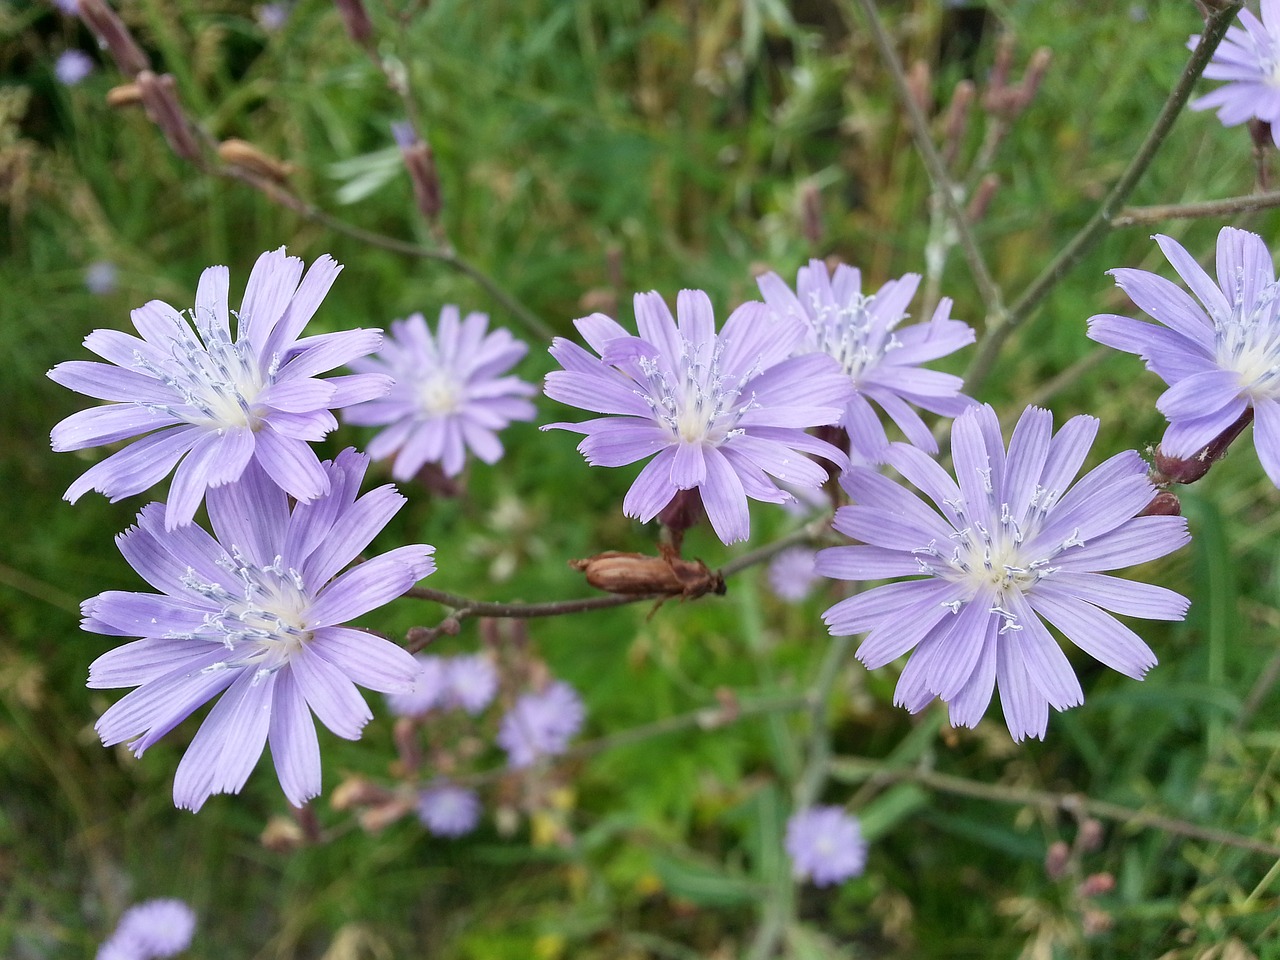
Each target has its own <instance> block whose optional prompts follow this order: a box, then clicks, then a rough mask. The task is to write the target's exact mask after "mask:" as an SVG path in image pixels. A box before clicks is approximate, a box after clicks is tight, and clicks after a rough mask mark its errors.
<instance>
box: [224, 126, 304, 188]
mask: <svg viewBox="0 0 1280 960" xmlns="http://www.w3.org/2000/svg"><path fill="white" fill-rule="evenodd" d="M218 158H219V159H220V160H222V162H223V163H226V164H228V165H229V166H233V167H240V168H241V169H243V170H248V171H249V172H250V173H257V174H260V175H262V176H264V177H266V178H267V179H268V180H274V181H275V182H276V183H284V182H286V181H287V180H288V179H289V176H290V174H292V173H293V170H294V166H293V164H291V163H285V162H284V161H283V160H277V159H276V158H275V157H273V156H271V155H269V154H266V153H263V152H262V151H261V150H259V149H258V148H257V147H255V146H254V145H253V144H252V143H250V142H249V141H247V140H241V139H239V138H237V137H228V138H227V139H226V140H223V141H222V142H221V143H220V144H218Z"/></svg>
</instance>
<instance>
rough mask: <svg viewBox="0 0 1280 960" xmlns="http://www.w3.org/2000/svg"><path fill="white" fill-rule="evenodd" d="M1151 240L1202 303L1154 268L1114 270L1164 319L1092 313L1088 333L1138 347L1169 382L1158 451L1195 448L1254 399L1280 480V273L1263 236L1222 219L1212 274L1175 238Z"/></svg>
mask: <svg viewBox="0 0 1280 960" xmlns="http://www.w3.org/2000/svg"><path fill="white" fill-rule="evenodd" d="M1155 240H1156V243H1158V244H1159V245H1160V249H1161V250H1162V251H1163V252H1164V255H1165V257H1167V258H1168V260H1169V262H1170V263H1171V264H1173V268H1174V269H1175V270H1176V271H1177V272H1178V274H1179V276H1181V277H1182V279H1183V281H1184V282H1185V283H1186V284H1187V286H1188V287H1190V288H1191V292H1192V293H1194V294H1195V295H1196V297H1197V298H1198V299H1199V301H1200V303H1196V301H1195V300H1193V299H1192V298H1191V297H1190V296H1188V295H1187V294H1186V293H1185V292H1184V291H1183V290H1182V289H1181V288H1180V287H1178V286H1177V285H1176V284H1175V283H1173V282H1172V281H1169V280H1166V279H1164V278H1163V277H1160V276H1157V275H1156V274H1154V273H1148V272H1147V271H1145V270H1127V269H1121V270H1112V271H1111V273H1112V275H1113V276H1114V277H1115V278H1116V283H1118V284H1119V285H1120V288H1121V289H1122V290H1124V292H1125V293H1127V294H1128V295H1129V297H1130V299H1132V300H1133V302H1134V303H1136V304H1137V305H1138V306H1139V307H1140V308H1141V309H1143V310H1145V311H1146V312H1147V313H1148V314H1149V315H1150V316H1151V317H1153V318H1154V319H1155V320H1157V321H1158V322H1159V324H1160V325H1159V326H1158V325H1157V324H1154V323H1146V322H1144V321H1141V320H1134V319H1131V318H1129V317H1120V316H1115V315H1113V314H1100V315H1098V316H1095V317H1090V318H1089V337H1090V338H1091V339H1093V340H1097V341H1098V342H1099V343H1105V344H1106V345H1107V346H1109V347H1114V348H1115V349H1116V350H1123V351H1124V352H1126V353H1136V354H1137V355H1138V356H1140V357H1141V358H1142V359H1143V360H1145V361H1146V364H1147V369H1148V370H1150V371H1152V372H1153V373H1155V374H1156V375H1157V376H1159V377H1160V378H1161V379H1162V380H1164V382H1165V383H1167V384H1168V385H1169V389H1168V390H1166V391H1165V392H1164V393H1163V394H1162V395H1161V396H1160V399H1159V400H1157V401H1156V407H1157V408H1158V409H1159V410H1160V412H1161V413H1163V414H1164V415H1165V416H1166V417H1167V418H1168V420H1169V427H1168V429H1166V430H1165V434H1164V438H1163V439H1162V440H1161V441H1160V450H1161V453H1162V454H1164V455H1165V456H1166V457H1171V458H1176V459H1186V458H1188V457H1191V456H1193V455H1194V454H1195V453H1197V452H1198V451H1200V450H1202V449H1203V448H1204V447H1205V446H1206V445H1208V444H1209V443H1210V441H1212V440H1213V439H1214V438H1215V437H1217V436H1219V435H1220V434H1221V433H1223V432H1224V431H1226V430H1227V428H1229V427H1231V426H1232V425H1233V424H1234V423H1235V422H1236V421H1237V420H1238V419H1239V418H1240V417H1241V415H1243V414H1244V413H1245V411H1246V410H1247V409H1249V408H1250V407H1252V408H1253V414H1254V422H1253V430H1254V434H1253V440H1254V446H1255V447H1256V449H1257V451H1258V459H1259V460H1261V461H1262V468H1263V469H1264V470H1265V471H1266V472H1267V476H1268V477H1270V478H1271V482H1272V483H1274V484H1276V486H1280V283H1277V282H1276V275H1275V269H1274V267H1273V266H1272V263H1271V253H1270V251H1268V250H1267V245H1266V244H1265V243H1264V242H1263V240H1262V238H1261V237H1259V236H1258V235H1257V234H1256V233H1250V232H1249V231H1247V230H1237V229H1236V228H1234V227H1223V228H1222V230H1221V232H1219V234H1218V257H1217V261H1218V262H1217V274H1218V278H1217V282H1216V283H1215V282H1214V280H1213V278H1211V277H1210V276H1209V274H1208V273H1206V272H1205V271H1204V270H1203V269H1202V268H1201V267H1200V265H1199V264H1198V263H1196V261H1195V260H1194V259H1193V258H1192V256H1191V255H1190V254H1189V253H1187V251H1186V250H1184V249H1183V248H1182V246H1181V245H1180V244H1178V242H1177V241H1175V240H1172V239H1170V238H1169V237H1164V236H1157V237H1156V238H1155ZM1202 305H1203V306H1202Z"/></svg>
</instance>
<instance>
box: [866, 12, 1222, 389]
mask: <svg viewBox="0 0 1280 960" xmlns="http://www.w3.org/2000/svg"><path fill="white" fill-rule="evenodd" d="M860 2H862V3H868V2H870V0H860ZM1243 5H1244V4H1243V3H1242V2H1240V0H1237V2H1233V3H1229V4H1227V5H1226V6H1225V7H1222V8H1220V9H1217V10H1215V11H1214V12H1213V13H1212V14H1210V16H1209V18H1208V20H1206V21H1205V25H1204V33H1202V34H1201V36H1200V42H1199V43H1198V44H1196V48H1195V50H1194V52H1192V54H1191V59H1190V60H1188V61H1187V65H1186V67H1185V68H1184V69H1183V71H1182V76H1180V77H1179V78H1178V82H1177V84H1175V85H1174V88H1173V90H1172V91H1171V92H1170V94H1169V98H1168V99H1167V100H1165V103H1164V106H1163V107H1162V108H1161V110H1160V113H1159V115H1158V116H1157V117H1156V119H1155V122H1154V123H1153V124H1152V125H1151V129H1150V130H1149V131H1148V133H1147V137H1146V139H1145V140H1144V141H1143V143H1142V146H1141V147H1140V148H1139V149H1138V152H1137V154H1136V155H1135V156H1134V158H1133V159H1132V160H1131V161H1129V166H1128V167H1126V168H1125V171H1124V173H1122V174H1121V175H1120V179H1119V180H1117V181H1116V183H1115V186H1113V187H1112V188H1111V192H1110V193H1108V194H1107V196H1106V197H1105V198H1104V199H1103V201H1102V203H1101V204H1100V205H1099V206H1098V209H1097V210H1096V211H1094V214H1093V216H1092V217H1090V218H1089V221H1088V222H1087V223H1086V224H1085V225H1084V226H1083V227H1081V228H1080V230H1079V232H1078V233H1076V235H1075V236H1074V237H1072V238H1071V240H1070V241H1068V243H1067V245H1066V246H1065V247H1063V248H1062V251H1061V252H1060V253H1059V254H1058V255H1057V256H1056V257H1054V259H1053V260H1052V261H1051V262H1050V263H1049V265H1048V266H1046V267H1045V268H1044V270H1042V271H1041V272H1040V275H1039V276H1038V277H1036V279H1035V280H1033V281H1032V282H1031V284H1030V285H1029V286H1028V287H1027V289H1026V290H1025V291H1024V292H1023V293H1022V296H1020V297H1019V298H1018V300H1017V301H1016V302H1015V303H1014V304H1013V306H1011V307H1010V308H1009V312H1008V313H1007V314H1006V315H1005V316H1004V318H1003V320H1002V322H1000V323H993V324H990V325H988V327H987V329H986V331H985V332H984V333H983V335H982V339H981V341H980V342H979V343H978V349H977V353H976V354H975V355H974V358H973V362H972V363H971V364H970V365H969V369H968V371H967V372H966V373H965V375H964V381H965V387H966V389H968V390H969V391H970V392H971V393H972V392H973V391H974V390H976V389H977V388H978V386H980V385H981V384H982V382H983V381H984V380H985V379H986V378H987V376H988V375H989V374H990V373H991V368H992V367H993V366H994V365H995V361H996V357H997V356H998V355H999V353H1000V348H1001V347H1002V346H1003V345H1004V342H1005V340H1007V339H1008V337H1009V335H1010V334H1011V333H1012V332H1013V331H1014V330H1015V329H1016V328H1017V327H1018V325H1019V324H1021V323H1022V322H1023V321H1024V320H1026V319H1027V317H1028V316H1030V315H1031V313H1032V311H1033V310H1035V308H1036V307H1038V306H1039V305H1040V303H1041V301H1043V300H1044V298H1045V297H1047V296H1048V295H1049V292H1050V291H1051V290H1052V289H1053V288H1054V287H1055V286H1056V285H1057V283H1058V281H1059V280H1061V279H1062V278H1063V277H1064V276H1066V274H1067V272H1068V271H1069V270H1070V269H1071V268H1072V267H1074V266H1075V265H1076V264H1077V263H1079V262H1080V260H1081V259H1082V258H1083V257H1084V255H1085V254H1086V253H1088V252H1089V251H1090V250H1091V249H1093V247H1094V245H1095V244H1097V243H1098V241H1100V240H1101V239H1102V237H1103V235H1104V234H1106V232H1107V231H1108V230H1109V229H1110V228H1111V226H1112V221H1113V219H1114V218H1115V217H1116V216H1117V215H1118V214H1119V212H1120V209H1121V206H1122V205H1123V204H1124V202H1125V201H1126V200H1128V199H1129V195H1130V194H1131V193H1133V190H1134V188H1135V187H1136V186H1137V185H1138V181H1139V180H1140V179H1141V178H1142V175H1143V174H1144V173H1145V172H1146V170H1147V167H1148V166H1150V165H1151V161H1152V160H1153V159H1154V158H1155V155H1156V151H1157V150H1159V149H1160V145H1161V144H1162V143H1163V142H1164V140H1165V138H1166V137H1167V136H1168V135H1169V131H1170V130H1171V129H1173V123H1174V121H1175V120H1177V119H1178V115H1179V114H1180V113H1181V112H1182V108H1183V107H1184V106H1186V103H1187V98H1188V97H1190V96H1191V88H1192V87H1193V86H1194V85H1195V82H1196V80H1198V79H1199V77H1200V74H1201V73H1203V72H1204V68H1205V66H1206V65H1207V64H1208V63H1209V58H1210V57H1211V56H1212V55H1213V51H1214V50H1216V49H1217V47H1218V44H1219V43H1221V42H1222V38H1223V37H1224V36H1225V35H1226V32H1227V28H1228V27H1229V26H1230V25H1231V21H1232V20H1233V19H1234V18H1235V15H1236V13H1237V12H1239V10H1240V8H1241V7H1242V6H1243Z"/></svg>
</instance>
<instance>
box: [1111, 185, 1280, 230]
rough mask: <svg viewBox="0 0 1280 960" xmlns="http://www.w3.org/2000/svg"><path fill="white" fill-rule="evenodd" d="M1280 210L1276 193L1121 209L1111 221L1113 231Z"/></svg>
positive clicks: (1279, 198) (1278, 194) (1278, 192)
mask: <svg viewBox="0 0 1280 960" xmlns="http://www.w3.org/2000/svg"><path fill="white" fill-rule="evenodd" d="M1272 207H1280V190H1276V191H1272V192H1271V193H1255V194H1251V195H1249V196H1247V197H1227V198H1226V199H1224V200H1201V201H1199V202H1197V203H1165V204H1158V205H1156V206H1151V207H1125V208H1124V209H1123V210H1121V211H1120V212H1119V213H1118V214H1116V215H1115V217H1114V218H1112V220H1111V225H1112V226H1113V227H1132V226H1134V225H1136V224H1147V223H1159V222H1160V221H1162V220H1197V219H1199V218H1201V217H1226V216H1230V215H1231V214H1235V213H1254V212H1256V211H1258V210H1269V209H1271V208H1272Z"/></svg>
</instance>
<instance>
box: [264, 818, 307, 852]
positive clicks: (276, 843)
mask: <svg viewBox="0 0 1280 960" xmlns="http://www.w3.org/2000/svg"><path fill="white" fill-rule="evenodd" d="M258 841H259V842H260V843H261V844H262V845H263V846H264V847H266V848H267V849H268V850H270V851H271V852H272V853H292V852H293V851H294V850H297V849H298V848H299V847H301V846H303V845H304V844H305V843H306V842H307V838H306V835H305V834H304V833H303V832H302V827H300V826H298V822H297V821H296V820H294V819H293V818H291V817H282V816H279V815H276V816H274V817H272V818H271V819H270V820H268V821H267V825H266V826H265V827H264V828H263V829H262V834H261V835H260V836H259V837H258Z"/></svg>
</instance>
